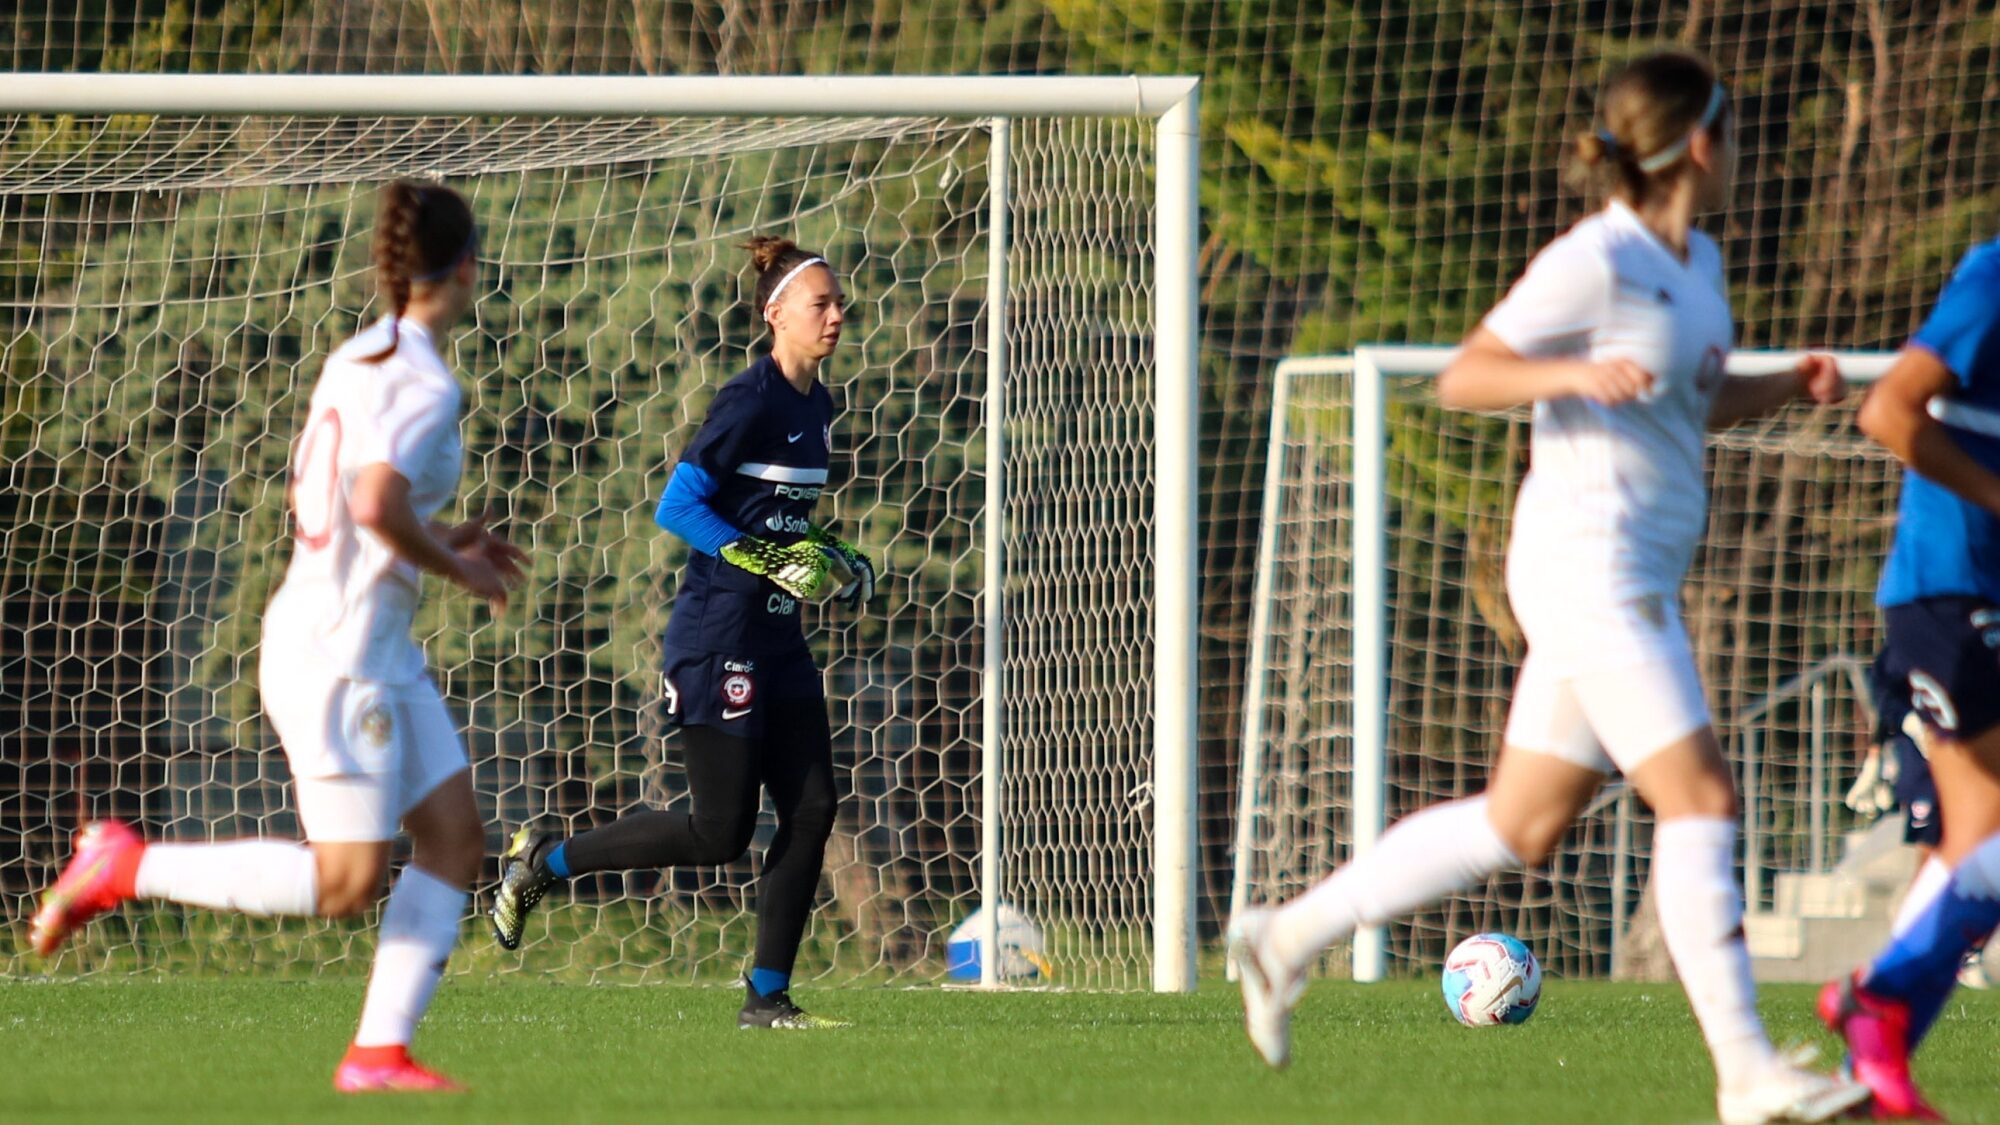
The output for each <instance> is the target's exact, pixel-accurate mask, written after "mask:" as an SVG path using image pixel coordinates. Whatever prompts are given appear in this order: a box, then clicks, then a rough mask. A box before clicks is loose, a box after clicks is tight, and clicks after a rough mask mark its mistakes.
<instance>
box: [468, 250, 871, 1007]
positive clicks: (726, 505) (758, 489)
mask: <svg viewBox="0 0 2000 1125" xmlns="http://www.w3.org/2000/svg"><path fill="white" fill-rule="evenodd" d="M749 250H750V254H751V262H752V265H753V266H754V268H755V270H756V273H757V283H756V307H757V309H758V310H759V311H760V312H761V313H762V316H763V319H764V322H765V324H766V325H768V326H769V328H770V330H771V349H770V352H769V353H768V354H766V355H765V356H763V357H762V358H760V359H758V360H757V361H756V362H755V363H753V364H751V365H750V367H749V368H748V369H747V370H745V371H743V372H742V373H741V374H738V375H737V376H736V377H734V378H732V379H730V380H729V381H728V382H727V383H725V384H723V386H722V389H721V390H719V391H717V392H716V395H715V399H714V401H713V402H711V403H710V404H709V408H708V418H707V420H706V421H704V422H703V423H702V426H701V429H700V431H698V432H697V433H696V434H695V436H694V440H693V441H692V442H691V443H689V445H688V447H687V448H686V449H685V450H683V451H682V452H681V458H680V463H679V464H677V465H676V466H675V467H674V472H673V476H672V478H671V479H670V480H669V482H668V484H667V488H666V494H665V496H664V497H662V499H661V500H660V505H659V509H658V511H657V512H656V514H655V519H656V521H657V522H658V523H659V525H660V526H661V527H663V528H665V529H666V530H667V531H670V532H672V533H673V534H674V535H676V536H679V537H680V538H681V539H683V540H685V541H686V542H687V544H688V545H689V546H690V547H691V548H693V550H692V552H691V553H690V555H689V557H688V564H687V570H686V571H685V573H684V574H683V576H682V580H681V585H680V591H679V593H678V595H677V596H676V597H675V600H674V610H673V615H672V617H671V618H670V619H669V621H668V624H667V631H666V638H665V642H664V645H663V648H664V649H665V652H664V654H663V655H664V664H665V672H666V676H665V686H664V690H665V694H666V700H665V703H666V712H667V716H668V719H669V721H671V722H672V723H674V724H677V725H678V726H679V727H680V728H681V732H682V736H683V737H682V746H683V750H684V754H685V758H686V772H687V781H688V789H689V793H690V795H691V796H692V798H693V801H692V805H693V807H692V808H691V809H689V810H687V811H680V810H671V811H669V810H648V811H643V812H637V813H633V814H631V815H629V816H625V817H621V818H619V819H618V820H615V821H613V822H612V823H610V824H607V825H605V826H603V827H601V828H598V829H595V830H593V831H590V832H585V833H583V834H581V835H578V836H574V837H571V838H569V839H567V840H557V839H556V838H555V837H554V836H551V835H544V834H540V833H537V832H535V831H533V830H531V829H529V828H525V827H524V828H522V829H521V830H520V831H519V832H517V833H516V834H515V835H514V838H513V841H512V843H511V844H510V845H509V846H508V849H507V852H506V855H505V856H504V857H503V860H502V871H501V882H500V886H499V888H498V890H497V891H496V892H495V893H494V897H493V906H492V910H491V917H492V921H493V933H494V936H495V937H497V938H498V939H499V941H500V944H501V945H503V946H505V947H507V948H508V949H513V948H516V947H517V946H519V945H520V942H521V933H522V929H523V928H524V927H525V926H526V924H527V919H528V913H529V911H530V910H532V909H533V908H534V905H535V904H536V903H537V902H539V901H540V900H541V898H542V896H543V895H544V894H545V893H547V891H548V889H549V888H550V887H551V886H553V885H554V884H555V883H556V882H557V881H558V880H562V879H568V878H571V877H573V876H576V875H583V874H586V873H588V872H593V871H622V870H629V869H632V868H642V867H678V866H701V867H706V866H712V865H715V864H722V863H729V862H732V861H733V860H735V859H736V858H737V857H738V856H741V855H742V854H743V853H744V851H745V850H746V849H747V848H748V847H749V846H750V837H751V833H752V832H753V831H754V830H755V828H756V825H757V807H758V790H759V787H760V786H761V787H762V789H763V790H764V791H765V792H768V793H769V794H770V795H771V803H772V805H773V806H775V807H776V809H777V813H778V831H777V835H776V836H774V837H772V839H771V846H770V848H769V849H768V850H767V851H766V852H765V854H764V869H763V872H762V874H761V876H760V878H759V881H758V886H757V947H756V956H755V961H754V962H753V964H752V968H751V970H750V974H749V977H748V978H747V979H746V980H745V982H744V984H745V997H744V1002H743V1008H742V1010H741V1012H740V1013H738V1016H737V1024H738V1026H740V1027H775V1028H832V1027H844V1026H846V1023H845V1022H844V1021H841V1020H835V1019H829V1018H827V1017H824V1016H814V1015H809V1014H807V1013H806V1012H804V1011H801V1010H800V1009H799V1007H798V1005H797V1004H795V1003H793V1002H792V998H791V991H790V989H791V977H792V967H793V963H794V962H795V961H796V959H797V957H798V951H799V941H800V939H801V938H802V937H803V936H804V934H805V926H806V919H807V916H808V915H809V914H811V912H812V905H813V896H814V894H815V892H816V891H817V890H818V889H819V879H820V866H821V863H822V860H823V858H824V856H825V852H826V840H827V836H828V835H829V834H830V833H831V832H832V831H833V817H834V810H835V807H836V804H837V798H836V796H835V792H834V778H833V751H832V742H831V737H830V734H829V725H828V717H827V704H826V690H825V687H824V686H823V684H822V683H821V680H820V672H819V668H818V666H817V665H816V664H815V663H814V662H813V656H812V652H811V650H810V649H809V648H807V646H806V638H805V632H804V629H803V627H802V626H801V624H800V622H799V603H800V602H802V601H805V600H807V599H810V598H812V597H814V596H815V595H816V594H818V593H819V591H820V590H821V588H822V587H823V586H824V585H825V584H826V583H827V582H828V580H829V571H830V568H831V567H832V566H834V565H838V566H839V567H840V568H841V569H842V570H844V571H845V572H846V577H847V578H848V579H849V580H848V581H847V582H846V584H845V586H844V587H843V588H842V589H841V590H840V591H839V600H840V601H841V602H842V604H843V605H845V606H846V607H847V608H848V609H850V610H858V609H859V608H860V607H861V606H862V605H863V603H865V602H867V601H868V600H869V598H871V597H872V596H873V594H874V588H875V572H874V568H873V567H872V566H871V565H870V564H869V562H868V560H867V559H866V558H865V557H863V556H862V554H861V552H859V551H858V550H856V549H855V548H853V547H852V546H850V545H848V544H847V543H844V542H842V541H841V540H839V539H837V538H835V537H834V536H832V535H830V534H829V533H828V532H827V531H826V530H825V529H824V528H822V527H820V526H819V525H817V524H815V523H813V522H812V518H811V517H812V511H813V506H814V504H815V502H816V501H818V499H819V496H820V493H821V491H823V490H824V488H825V486H826V478H827V463H828V459H829V457H830V455H831V453H832V449H833V397H832V395H830V394H828V393H827V389H826V386H825V384H823V383H821V382H820V380H819V371H820V365H821V364H822V363H824V362H825V360H826V358H827V357H828V356H829V355H832V354H833V350H834V347H835V346H836V345H838V344H839V342H840V329H841V325H842V324H843V323H844V322H845V308H846V298H845V296H844V295H843V294H842V292H841V287H840V279H839V278H838V277H836V276H835V275H834V272H833V267H832V266H831V265H829V264H828V263H827V261H826V259H825V258H823V257H821V256H820V255H818V254H813V253H808V252H807V251H804V250H801V249H799V248H798V247H797V246H796V245H794V244H793V243H791V242H790V241H787V240H784V239H778V238H757V239H753V240H752V241H751V242H750V245H749Z"/></svg>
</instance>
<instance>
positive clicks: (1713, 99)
mask: <svg viewBox="0 0 2000 1125" xmlns="http://www.w3.org/2000/svg"><path fill="white" fill-rule="evenodd" d="M1728 100H1729V98H1728V95H1726V94H1724V93H1723V92H1722V83H1720V82H1717V83H1716V84H1715V89H1714V90H1713V91H1712V92H1711V93H1710V94H1709V95H1708V108H1707V109H1705V110H1702V112H1701V120H1700V121H1697V122H1695V126H1694V128H1692V129H1689V130H1688V132H1687V136H1685V137H1682V138H1681V139H1680V140H1678V141H1675V142H1674V143H1673V144H1670V145H1668V146H1667V147H1665V148H1663V149H1661V150H1660V151H1658V152H1656V153H1654V154H1653V155H1651V156H1649V157H1647V158H1645V159H1644V160H1641V161H1639V170H1640V171H1641V172H1657V171H1659V170H1660V169H1662V168H1665V167H1667V166H1668V165H1670V164H1672V163H1673V162H1674V161H1676V160H1679V159H1680V158H1681V154H1682V153H1684V152H1686V151H1687V150H1688V145H1690V144H1693V143H1694V135H1695V134H1696V133H1699V132H1701V131H1702V130H1703V129H1706V128H1708V127H1709V126H1710V125H1713V124H1715V119H1716V118H1718V117H1720V116H1722V107H1723V105H1724V104H1725V103H1726V102H1727V101H1728Z"/></svg>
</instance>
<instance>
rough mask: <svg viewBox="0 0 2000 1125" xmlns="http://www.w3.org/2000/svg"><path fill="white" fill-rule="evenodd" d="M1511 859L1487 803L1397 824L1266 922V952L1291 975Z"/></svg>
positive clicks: (1446, 807)
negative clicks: (1364, 930) (1363, 930)
mask: <svg viewBox="0 0 2000 1125" xmlns="http://www.w3.org/2000/svg"><path fill="white" fill-rule="evenodd" d="M1520 863H1521V861H1520V859H1518V858H1517V857H1516V856H1515V855H1514V852H1513V849H1511V848H1509V847H1508V846H1507V844H1506V842H1505V841H1503V840H1502V839H1500V834H1499V833H1498V832H1495V831H1494V830H1493V824H1492V822H1491V821H1489V820H1487V819H1486V798H1485V797H1483V796H1482V797H1472V798H1469V799H1466V800H1463V801H1451V802H1448V803H1446V804H1442V805H1433V806H1432V807H1430V808H1428V809H1425V810H1423V811H1422V812H1419V813H1417V814H1415V815H1414V816H1407V817H1404V818H1403V819H1402V820H1399V821H1397V822H1396V823H1395V824H1394V825H1391V826H1390V828H1389V830H1388V831H1387V832H1384V833H1383V834H1382V838H1381V839H1380V840H1378V841H1376V843H1375V846H1374V847H1373V848H1370V849H1369V850H1368V851H1366V852H1364V853H1363V854H1361V855H1358V856H1356V857H1355V858H1354V861H1353V862H1352V863H1349V864H1348V865H1347V866H1345V867H1342V868H1341V869H1340V870H1338V871H1335V872H1334V873H1333V874H1332V875H1329V876H1327V877H1326V878H1325V879H1324V880H1322V881H1321V882H1320V883H1319V885H1318V886H1315V887H1314V888H1313V889H1311V890H1309V891H1307V892H1306V893H1305V894H1303V895H1300V896H1299V897H1298V898H1296V899H1293V900H1292V901H1291V902H1290V903H1288V904H1286V905H1285V906H1284V908H1282V909H1280V910H1279V911H1278V913H1277V914H1276V915H1275V916H1274V917H1273V918H1272V919H1271V925H1270V929H1269V931H1268V932H1269V934H1270V937H1269V938H1267V939H1266V940H1267V941H1269V942H1270V948H1271V952H1272V953H1274V954H1276V955H1277V956H1278V958H1279V959H1280V960H1282V961H1283V962H1285V964H1286V965H1287V966H1288V967H1289V968H1291V969H1292V970H1293V971H1297V970H1300V969H1303V968H1305V966H1306V965H1308V964H1310V963H1311V962H1312V959H1313V958H1315V957H1317V956H1319V955H1320V952H1321V951H1322V950H1324V949H1325V948H1326V947H1327V946H1329V945H1332V944H1333V943H1334V942H1336V941H1339V940H1340V939H1342V938H1344V937H1346V936H1348V935H1349V934H1351V933H1353V932H1354V931H1355V929H1356V928H1358V927H1361V926H1375V925H1381V924H1382V923H1384V922H1387V921H1389V920H1391V919H1393V918H1396V917H1399V916H1401V915H1403V914H1406V913H1408V912H1409V911H1412V910H1415V909H1416V908H1417V907H1420V906H1423V905H1425V904H1427V903H1432V902H1436V901H1437V900H1438V899H1441V898H1443V897H1444V896H1446V895H1448V894H1451V893H1452V892H1453V891H1462V890H1465V889H1466V888H1468V887H1472V886H1475V885H1477V884H1478V883H1479V881H1480V880H1482V879H1484V878H1486V877H1487V876H1488V875H1491V874H1493V873H1494V872H1495V871H1499V870H1501V869H1502V868H1506V867H1518V866H1520Z"/></svg>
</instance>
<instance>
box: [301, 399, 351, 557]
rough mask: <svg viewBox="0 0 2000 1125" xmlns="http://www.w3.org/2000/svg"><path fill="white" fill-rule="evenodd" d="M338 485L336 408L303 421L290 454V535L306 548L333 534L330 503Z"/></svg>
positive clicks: (334, 500) (335, 499)
mask: <svg viewBox="0 0 2000 1125" xmlns="http://www.w3.org/2000/svg"><path fill="white" fill-rule="evenodd" d="M339 487H340V412H339V411H337V410H329V411H327V412H326V413H324V414H321V415H320V416H319V417H317V418H314V419H313V420H312V421H310V422H308V423H306V430H305V433H303V434H300V435H299V452H298V455H297V456H295V457H294V458H292V537H293V538H294V539H297V540H298V541H299V543H300V545H301V546H303V547H305V549H306V550H308V551H317V550H319V549H320V548H321V547H324V546H326V545H327V543H328V542H329V541H330V540H332V538H333V506H334V504H336V503H337V502H338V490H339Z"/></svg>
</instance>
